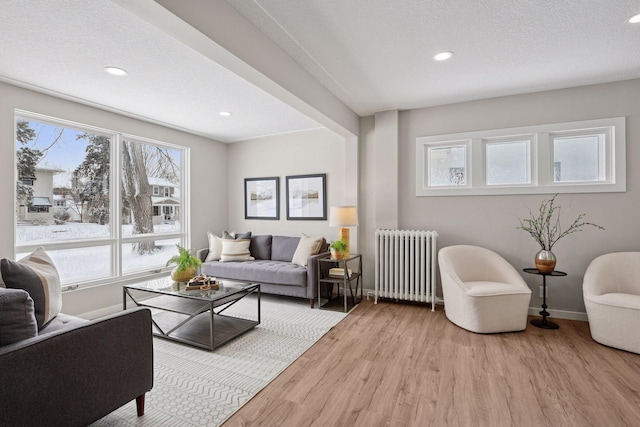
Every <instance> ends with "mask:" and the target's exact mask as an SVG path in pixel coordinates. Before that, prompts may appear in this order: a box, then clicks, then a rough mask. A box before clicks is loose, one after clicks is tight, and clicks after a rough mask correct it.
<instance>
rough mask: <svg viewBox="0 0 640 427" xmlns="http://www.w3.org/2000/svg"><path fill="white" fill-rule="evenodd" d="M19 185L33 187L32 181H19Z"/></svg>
mask: <svg viewBox="0 0 640 427" xmlns="http://www.w3.org/2000/svg"><path fill="white" fill-rule="evenodd" d="M20 183H21V184H24V185H28V186H30V187H33V179H21V180H20Z"/></svg>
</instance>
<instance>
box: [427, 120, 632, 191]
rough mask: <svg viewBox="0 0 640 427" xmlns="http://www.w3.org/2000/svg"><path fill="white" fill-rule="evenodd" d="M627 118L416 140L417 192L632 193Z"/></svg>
mask: <svg viewBox="0 0 640 427" xmlns="http://www.w3.org/2000/svg"><path fill="white" fill-rule="evenodd" d="M625 144H626V141H625V119H624V117H620V118H613V119H600V120H588V121H582V122H572V123H556V124H550V125H540V126H528V127H521V128H510V129H496V130H489V131H478V132H467V133H462V134H453V135H438V136H428V137H419V138H416V195H417V196H452V195H477V194H534V193H585V192H615V191H625V190H626V172H625Z"/></svg>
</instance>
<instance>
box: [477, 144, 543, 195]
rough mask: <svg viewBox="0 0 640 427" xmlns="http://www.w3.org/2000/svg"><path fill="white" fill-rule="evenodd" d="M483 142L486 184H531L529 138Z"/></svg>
mask: <svg viewBox="0 0 640 427" xmlns="http://www.w3.org/2000/svg"><path fill="white" fill-rule="evenodd" d="M484 143H485V160H486V162H485V163H486V164H485V171H486V184H487V185H524V184H531V156H530V152H531V148H530V147H531V140H530V139H519V140H515V141H513V140H511V141H510V140H507V141H500V142H490V141H487V140H484Z"/></svg>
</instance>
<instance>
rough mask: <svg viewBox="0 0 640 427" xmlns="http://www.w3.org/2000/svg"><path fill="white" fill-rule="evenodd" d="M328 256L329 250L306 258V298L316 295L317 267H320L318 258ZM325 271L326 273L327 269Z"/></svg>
mask: <svg viewBox="0 0 640 427" xmlns="http://www.w3.org/2000/svg"><path fill="white" fill-rule="evenodd" d="M330 256H331V252H321V253H319V254H317V255H311V256H310V257H309V258H308V259H307V298H309V299H312V298H315V297H316V296H317V295H318V269H319V268H320V263H319V262H318V260H319V259H321V258H329V257H330ZM325 273H326V274H328V270H327V271H326V272H325Z"/></svg>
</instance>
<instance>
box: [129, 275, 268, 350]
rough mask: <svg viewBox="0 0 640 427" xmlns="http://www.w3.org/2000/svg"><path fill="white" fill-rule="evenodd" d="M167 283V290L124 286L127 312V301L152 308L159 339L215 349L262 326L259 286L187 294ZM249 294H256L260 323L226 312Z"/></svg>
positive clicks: (229, 287) (141, 286)
mask: <svg viewBox="0 0 640 427" xmlns="http://www.w3.org/2000/svg"><path fill="white" fill-rule="evenodd" d="M166 283H167V286H166V287H158V286H149V285H147V286H145V285H144V284H132V285H125V286H124V287H123V296H122V299H123V301H122V302H123V307H124V309H126V308H127V298H128V299H129V300H130V301H131V302H133V303H134V304H135V305H136V306H139V307H148V308H151V309H152V310H151V312H152V315H151V321H152V323H153V334H154V335H156V336H158V337H161V338H165V339H168V340H173V341H178V342H182V343H185V344H189V345H192V346H195V347H200V348H204V349H207V350H214V349H216V348H218V347H220V346H221V345H223V344H225V343H227V342H229V341H230V340H232V339H233V338H235V337H237V336H239V335H241V334H243V333H244V332H247V331H249V330H250V329H252V328H253V327H255V326H256V325H259V324H260V285H259V284H250V283H243V284H242V283H241V284H237V285H236V284H234V285H233V286H230V285H226V286H225V285H224V282H223V284H222V285H221V286H220V289H219V290H217V291H213V290H210V291H201V290H194V291H187V290H185V284H184V283H176V282H172V281H171V279H168V280H167V282H166ZM236 283H237V282H236ZM249 295H257V298H256V304H257V307H256V312H257V320H251V319H243V318H239V317H234V316H231V315H228V314H226V313H224V311H225V310H227V309H228V308H229V307H231V306H233V305H234V304H235V303H237V302H238V301H240V300H242V299H244V298H246V297H247V296H249Z"/></svg>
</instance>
